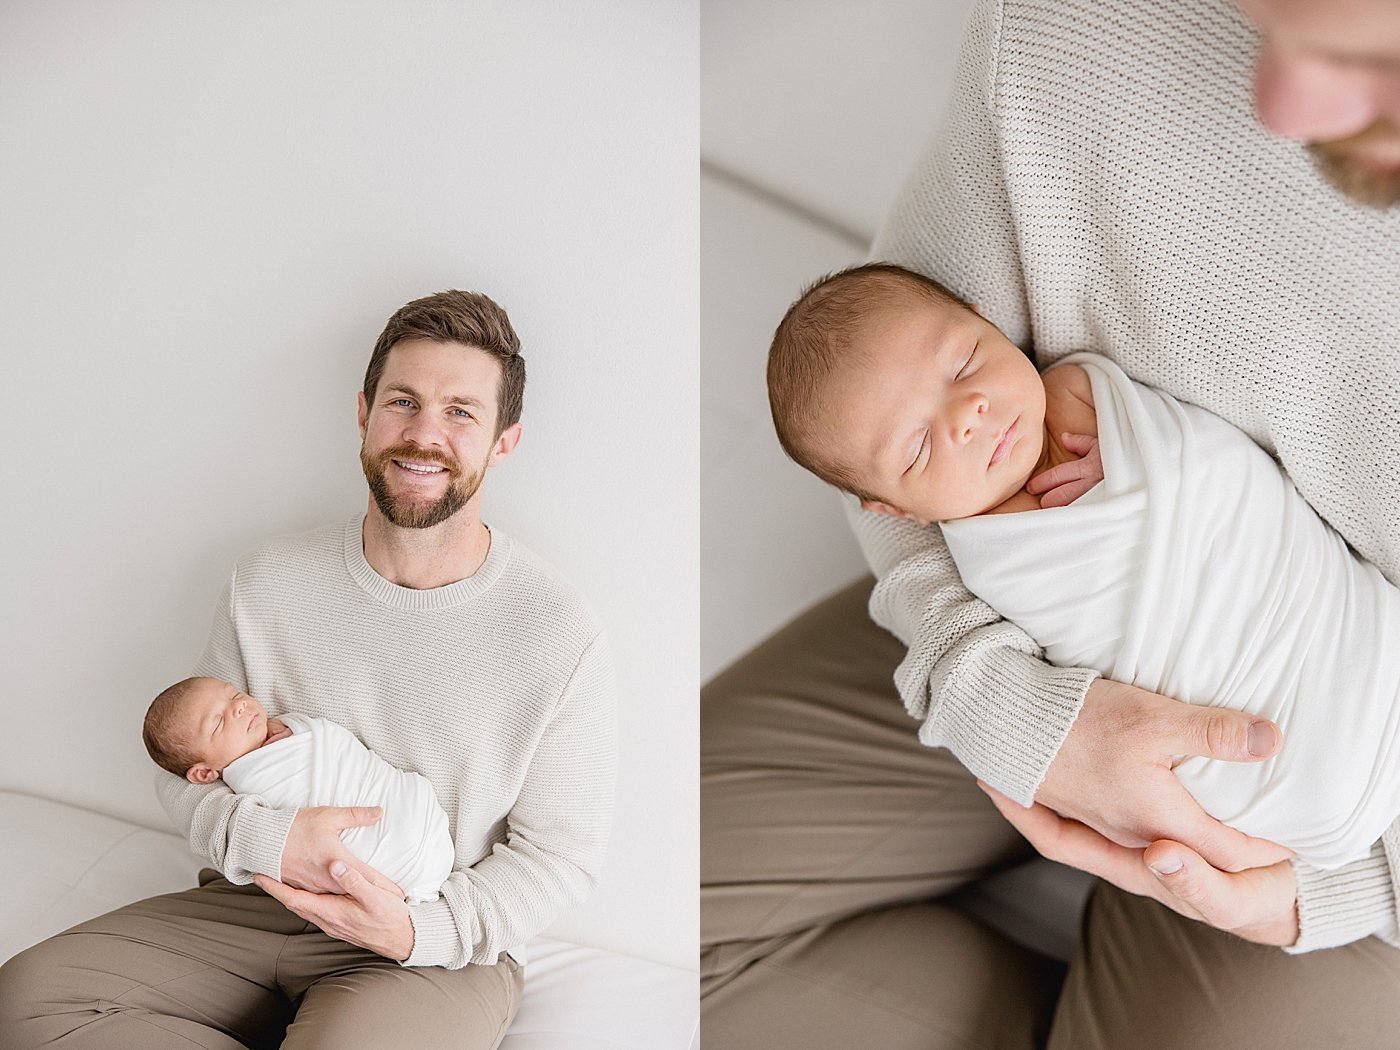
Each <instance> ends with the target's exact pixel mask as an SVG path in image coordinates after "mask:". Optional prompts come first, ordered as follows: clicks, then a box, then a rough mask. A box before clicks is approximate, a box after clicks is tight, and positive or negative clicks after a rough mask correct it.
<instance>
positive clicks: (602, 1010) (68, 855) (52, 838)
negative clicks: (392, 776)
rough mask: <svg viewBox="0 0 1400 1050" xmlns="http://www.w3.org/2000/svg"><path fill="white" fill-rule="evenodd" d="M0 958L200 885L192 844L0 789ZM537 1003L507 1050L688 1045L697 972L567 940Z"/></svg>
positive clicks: (553, 944)
mask: <svg viewBox="0 0 1400 1050" xmlns="http://www.w3.org/2000/svg"><path fill="white" fill-rule="evenodd" d="M0 841H4V842H5V843H7V848H6V851H5V852H6V856H7V863H6V864H4V865H0V962H3V961H4V960H5V959H8V958H10V957H11V956H12V955H15V954H16V953H18V952H20V951H23V950H24V949H25V948H27V947H29V946H30V945H31V944H34V943H36V942H38V941H41V940H43V939H44V938H46V937H50V936H52V935H53V934H55V933H59V932H60V931H62V930H65V929H67V928H68V927H70V926H73V925H75V924H77V923H80V922H83V921H84V920H86V919H90V918H92V917H93V916H95V915H100V914H102V913H103V912H105V911H110V910H111V909H113V908H117V907H120V906H121V905H123V904H127V903H130V902H131V901H135V900H140V899H142V898H143V897H151V896H155V895H157V894H161V893H173V892H175V891H176V890H182V889H187V888H189V887H190V886H193V885H194V884H195V876H196V874H197V873H198V871H199V869H200V868H201V867H205V866H206V865H204V864H203V862H201V861H200V859H199V858H198V857H196V856H195V855H194V854H193V853H191V852H190V850H189V848H188V847H187V846H186V845H185V843H184V841H183V840H182V839H180V838H179V837H177V836H175V835H171V834H167V833H165V832H160V831H152V830H150V829H149V828H142V827H139V826H138V825H135V824H130V823H128V822H126V821H124V820H118V819H116V818H114V817H107V816H103V815H101V814H99V813H94V812H92V811H90V810H86V809H80V808H78V807H76V806H70V805H67V804H65V803H62V802H54V801H52V800H50V799H43V798H35V797H33V796H30V795H23V794H19V793H17V792H12V791H0ZM527 953H528V956H529V960H530V962H529V965H528V966H527V967H526V969H525V996H524V999H523V1000H522V1002H521V1006H520V1013H519V1014H518V1015H517V1017H516V1019H515V1022H514V1023H513V1024H512V1025H511V1027H510V1031H509V1032H508V1033H507V1035H506V1038H505V1041H504V1042H503V1043H502V1044H501V1046H502V1050H634V1048H635V1050H661V1048H667V1047H670V1048H674V1050H685V1048H686V1047H687V1046H691V1045H694V1044H693V1040H694V1038H695V1032H696V1029H697V1025H698V1014H699V1009H698V1005H697V999H696V996H697V976H696V974H695V973H693V972H691V971H688V970H682V969H678V968H676V967H673V966H665V965H662V964H660V963H656V962H652V961H650V960H647V959H639V958H636V957H634V956H629V955H624V954H621V953H619V952H615V951H608V950H605V949H602V948H596V947H591V946H588V945H582V944H570V943H568V942H565V941H557V940H550V939H547V938H543V937H541V938H536V939H535V940H533V941H531V942H530V943H529V945H528V946H527Z"/></svg>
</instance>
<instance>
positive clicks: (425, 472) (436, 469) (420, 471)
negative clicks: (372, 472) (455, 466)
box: [393, 459, 447, 477]
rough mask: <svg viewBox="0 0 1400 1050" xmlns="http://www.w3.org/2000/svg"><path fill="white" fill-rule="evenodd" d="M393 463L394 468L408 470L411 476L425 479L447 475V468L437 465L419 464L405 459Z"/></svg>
mask: <svg viewBox="0 0 1400 1050" xmlns="http://www.w3.org/2000/svg"><path fill="white" fill-rule="evenodd" d="M393 463H394V466H396V467H399V468H401V469H403V470H406V471H408V473H410V474H417V475H420V476H423V477H427V476H430V475H433V474H445V473H447V468H446V467H444V466H442V465H441V464H437V463H418V462H414V461H412V460H405V459H396V460H394V461H393Z"/></svg>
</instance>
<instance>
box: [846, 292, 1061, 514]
mask: <svg viewBox="0 0 1400 1050" xmlns="http://www.w3.org/2000/svg"><path fill="white" fill-rule="evenodd" d="M851 350H852V353H851V362H852V363H851V364H850V365H849V366H847V367H846V368H845V369H844V370H842V371H841V372H839V373H838V374H837V375H835V376H833V377H832V380H831V382H832V384H833V388H832V396H831V397H830V400H829V403H830V404H832V405H833V406H834V412H833V415H834V418H833V420H832V423H833V424H834V426H833V428H832V431H831V433H832V437H829V438H827V439H826V440H828V441H831V440H835V441H838V442H839V445H837V446H836V447H834V448H832V449H831V450H830V451H831V454H832V455H834V456H835V457H836V458H837V459H838V460H839V461H841V462H842V463H844V464H846V465H847V466H848V468H849V469H850V470H851V471H852V472H853V474H854V475H855V477H856V479H857V482H858V487H859V488H862V489H864V490H865V491H867V492H869V493H870V494H872V495H874V496H877V497H878V500H877V501H875V502H873V503H871V502H867V503H866V504H865V505H866V506H867V507H869V508H870V509H872V510H881V511H884V512H886V513H893V514H895V515H897V516H900V517H908V518H913V519H914V520H916V521H919V522H921V523H924V524H927V523H929V522H932V521H947V520H949V519H953V518H966V517H970V516H972V515H974V514H981V513H982V512H983V511H987V510H990V509H991V508H993V507H995V506H997V505H998V504H1000V503H1002V502H1004V501H1005V500H1006V499H1008V498H1009V497H1010V496H1012V495H1013V494H1015V493H1016V492H1017V491H1018V490H1020V489H1021V488H1022V487H1023V486H1024V485H1025V483H1026V480H1027V479H1028V478H1029V477H1030V476H1031V474H1032V473H1033V471H1034V469H1035V466H1036V463H1037V462H1038V460H1039V459H1040V454H1041V450H1042V446H1043V444H1044V439H1045V434H1044V431H1045V386H1044V384H1043V383H1042V382H1041V379H1040V374H1039V373H1038V372H1037V371H1036V369H1035V365H1033V364H1032V363H1031V361H1030V359H1029V358H1027V357H1026V355H1025V354H1024V353H1022V352H1021V350H1020V348H1018V347H1017V346H1016V345H1015V344H1014V343H1012V342H1010V341H1009V340H1008V339H1007V338H1006V337H1005V336H1004V335H1002V334H1001V331H1000V329H998V328H997V327H996V326H995V325H993V324H991V323H990V322H988V321H986V320H984V319H983V318H982V317H980V316H979V315H977V314H976V313H974V312H973V311H971V310H967V309H964V308H962V307H960V306H956V305H941V304H934V303H930V302H928V301H926V300H924V299H922V298H918V297H915V296H912V295H911V296H910V297H909V298H908V299H907V300H905V301H904V302H902V303H901V304H899V305H895V306H888V307H884V308H882V309H881V310H879V311H878V312H876V313H875V314H873V315H872V317H871V319H870V322H869V324H868V325H867V326H866V328H865V329H864V330H863V331H861V332H860V333H859V334H858V335H857V337H856V339H855V340H854V341H853V345H852V348H851Z"/></svg>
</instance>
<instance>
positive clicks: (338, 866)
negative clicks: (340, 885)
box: [331, 860, 345, 879]
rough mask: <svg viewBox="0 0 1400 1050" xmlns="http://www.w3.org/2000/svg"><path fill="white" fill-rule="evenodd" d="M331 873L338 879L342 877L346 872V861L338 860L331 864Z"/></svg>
mask: <svg viewBox="0 0 1400 1050" xmlns="http://www.w3.org/2000/svg"><path fill="white" fill-rule="evenodd" d="M331 874H332V875H334V876H335V877H336V878H337V879H338V878H340V877H341V876H342V875H344V874H345V862H344V861H343V860H338V861H336V862H335V863H334V864H332V865H331Z"/></svg>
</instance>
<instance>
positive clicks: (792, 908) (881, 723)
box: [701, 580, 1400, 1050]
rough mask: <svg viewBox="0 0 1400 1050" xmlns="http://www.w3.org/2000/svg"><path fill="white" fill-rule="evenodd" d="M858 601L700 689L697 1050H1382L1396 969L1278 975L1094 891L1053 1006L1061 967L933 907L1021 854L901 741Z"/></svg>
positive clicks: (906, 728) (880, 653)
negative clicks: (1324, 1048)
mask: <svg viewBox="0 0 1400 1050" xmlns="http://www.w3.org/2000/svg"><path fill="white" fill-rule="evenodd" d="M870 588H871V581H870V580H865V581H862V582H860V583H858V584H855V585H853V586H851V587H848V588H846V589H845V590H843V591H841V592H840V593H838V594H836V595H834V596H833V597H831V598H829V599H827V600H826V601H825V602H823V603H821V604H820V605H818V606H817V607H815V608H814V609H813V610H811V611H810V612H808V613H807V614H805V615H804V616H802V617H801V618H799V619H798V620H797V621H795V622H794V623H793V624H791V625H790V626H788V627H787V628H785V629H784V630H783V631H781V632H779V633H778V634H777V635H776V636H774V637H773V638H772V639H770V640H769V641H768V642H766V643H764V644H763V645H762V646H760V647H759V648H758V649H756V650H754V651H753V652H752V653H750V654H749V655H748V656H746V657H745V658H743V659H742V660H740V661H739V662H738V663H736V664H735V665H734V666H733V667H732V668H730V669H729V670H727V671H726V672H724V673H723V674H721V675H720V676H718V677H717V678H716V679H715V680H714V681H713V682H711V683H710V684H709V685H708V686H707V687H706V689H705V691H704V695H703V698H702V702H701V746H702V761H701V824H702V828H701V836H702V840H701V844H702V851H701V878H702V887H701V942H702V950H701V982H702V984H701V988H702V1004H701V1010H702V1013H701V1020H702V1033H703V1044H704V1046H705V1047H706V1050H744V1048H747V1047H773V1046H802V1047H817V1048H821V1047H832V1048H835V1047H842V1048H847V1047H861V1046H871V1047H876V1046H878V1047H881V1048H882V1050H897V1048H902V1047H909V1048H913V1047H919V1048H922V1050H928V1048H930V1047H958V1048H970V1047H976V1048H998V1050H1000V1048H1008V1047H1031V1046H1041V1045H1045V1044H1044V1039H1045V1033H1046V1031H1047V1030H1049V1031H1050V1033H1051V1036H1050V1043H1049V1045H1050V1046H1051V1047H1053V1048H1055V1050H1071V1048H1073V1050H1093V1048H1096V1047H1104V1048H1108V1047H1114V1048H1128V1047H1131V1048H1139V1047H1156V1046H1160V1047H1163V1048H1165V1047H1172V1048H1175V1050H1190V1048H1193V1047H1199V1048H1202V1050H1204V1048H1206V1047H1210V1048H1211V1050H1215V1048H1219V1047H1229V1046H1236V1045H1238V1046H1241V1047H1254V1046H1259V1045H1272V1046H1278V1047H1295V1046H1296V1047H1304V1046H1306V1047H1311V1046H1321V1045H1328V1046H1367V1045H1369V1046H1381V1045H1388V1044H1387V1043H1386V1040H1385V1038H1384V1037H1383V1034H1382V1033H1386V1032H1393V1031H1395V1030H1396V1029H1397V1027H1400V1001H1397V997H1396V996H1394V995H1393V994H1391V992H1392V991H1393V989H1394V988H1396V987H1400V953H1397V952H1395V951H1394V949H1392V948H1390V947H1388V946H1386V945H1384V944H1382V943H1381V942H1379V941H1377V940H1375V939H1367V940H1362V941H1358V942H1356V943H1354V944H1351V945H1348V946H1346V947H1344V948H1336V949H1332V950H1330V951H1325V952H1315V953H1311V954H1308V955H1300V956H1290V955H1287V954H1285V953H1283V952H1280V951H1278V950H1277V949H1271V948H1262V947H1259V946H1256V945H1251V944H1248V943H1246V942H1244V941H1241V940H1239V939H1238V938H1235V937H1233V936H1231V935H1229V934H1224V933H1220V932H1219V931H1216V930H1211V929H1209V928H1208V927H1205V926H1203V925H1201V924H1199V923H1196V922H1192V921H1191V920H1188V919H1184V918H1181V917H1180V916H1177V915H1175V914H1174V913H1172V912H1170V911H1168V910H1167V909H1166V908H1163V907H1161V906H1160V905H1158V904H1156V903H1155V902H1153V901H1146V900H1139V899H1137V898H1132V897H1130V896H1128V895H1126V894H1122V893H1120V892H1118V891H1116V890H1111V889H1109V888H1100V890H1099V891H1098V892H1097V893H1096V894H1095V898H1094V903H1093V905H1092V908H1091V912H1090V915H1089V917H1088V920H1087V922H1086V927H1085V934H1084V937H1083V939H1082V941H1081V945H1080V950H1079V954H1078V956H1077V957H1076V959H1075V960H1074V962H1073V963H1072V964H1071V966H1070V969H1069V976H1068V978H1067V980H1066V984H1065V991H1064V993H1063V994H1062V995H1061V997H1060V1002H1059V1005H1058V1008H1056V1005H1055V981H1056V979H1057V976H1058V973H1059V971H1060V968H1058V967H1057V966H1055V965H1054V964H1052V963H1049V962H1048V961H1047V960H1044V959H1041V958H1039V957H1037V956H1036V955H1034V953H1032V952H1029V951H1027V950H1025V949H1022V948H1020V947H1019V946H1016V945H1013V944H1011V943H1010V942H1008V941H1006V940H1005V939H1004V938H1002V937H1001V936H999V935H998V934H995V933H993V932H992V931H991V930H989V929H987V928H986V927H984V926H982V925H981V924H979V923H977V922H976V921H974V920H972V919H970V918H968V917H966V916H965V915H963V914H962V913H960V912H958V911H957V910H955V908H953V907H950V906H949V905H948V904H947V903H945V902H944V901H943V900H940V899H939V898H944V897H945V895H947V894H949V893H950V892H952V891H955V890H957V889H958V888H959V887H961V886H965V885H967V884H968V883H969V882H971V881H972V880H974V879H976V878H977V877H978V876H979V875H981V874H983V873H986V872H989V871H991V870H994V869H996V868H998V867H1000V866H1003V865H1005V864H1008V863H1012V862H1015V861H1017V860H1019V859H1021V858H1024V857H1026V856H1028V855H1029V854H1030V850H1029V847H1028V846H1027V845H1026V844H1025V843H1024V842H1023V841H1022V840H1021V839H1020V838H1019V836H1017V835H1016V833H1015V832H1014V831H1013V830H1012V829H1011V828H1010V827H1009V826H1008V825H1007V824H1006V823H1005V822H1004V821H1003V820H1002V819H1001V817H1000V816H999V815H998V814H997V813H996V812H995V810H993V809H992V807H991V805H990V803H988V802H987V800H986V798H985V796H983V795H982V793H981V792H980V791H978V790H977V788H976V786H975V784H974V783H973V781H972V778H971V776H970V775H969V774H968V773H966V772H965V771H963V769H962V768H961V766H960V765H959V764H958V763H957V761H956V760H955V759H954V758H953V757H952V756H951V755H950V754H949V753H948V752H947V751H944V750H941V749H928V748H924V747H921V746H920V745H919V744H918V743H917V742H916V740H915V738H914V734H913V733H912V732H911V731H910V730H911V727H912V726H913V725H914V723H913V721H912V720H911V719H910V718H909V717H908V716H907V715H906V714H905V712H904V709H903V707H902V705H901V704H900V701H899V698H898V697H897V696H896V695H895V691H894V688H893V686H892V685H891V684H890V670H891V669H892V668H893V666H894V665H895V664H896V663H897V662H898V661H899V659H900V657H901V655H902V647H901V646H900V645H899V643H898V642H897V641H895V639H894V638H892V637H891V636H889V635H887V634H885V633H884V632H883V631H882V630H880V629H879V628H878V627H875V626H874V625H873V624H872V623H871V622H870V621H869V619H868V617H867V615H866V611H865V602H866V599H867V596H868V594H869V592H870ZM1324 1032H1325V1033H1328V1037H1327V1038H1326V1039H1323V1038H1322V1033H1324ZM1260 1033H1268V1035H1267V1036H1263V1037H1261V1035H1260ZM1300 1033H1306V1036H1305V1037H1300ZM1368 1040H1369V1041H1368Z"/></svg>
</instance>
